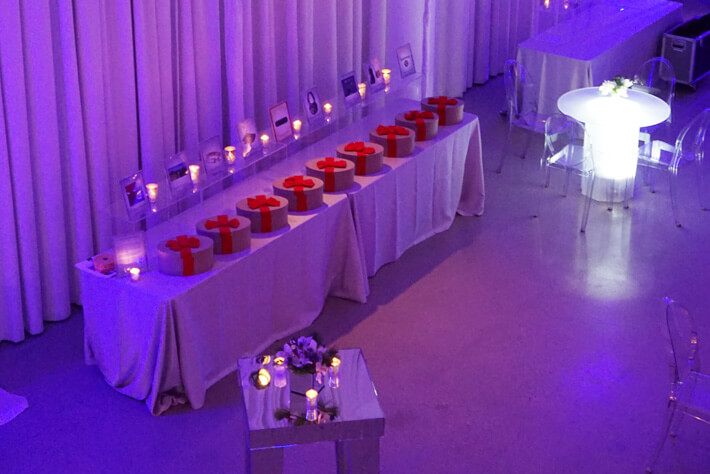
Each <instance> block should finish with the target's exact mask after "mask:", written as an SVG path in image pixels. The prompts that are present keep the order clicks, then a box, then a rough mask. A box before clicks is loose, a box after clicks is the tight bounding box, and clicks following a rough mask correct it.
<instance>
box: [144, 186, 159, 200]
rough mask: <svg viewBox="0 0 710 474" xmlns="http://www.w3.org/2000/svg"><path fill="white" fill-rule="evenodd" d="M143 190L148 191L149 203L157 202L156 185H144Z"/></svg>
mask: <svg viewBox="0 0 710 474" xmlns="http://www.w3.org/2000/svg"><path fill="white" fill-rule="evenodd" d="M145 189H147V190H148V199H150V202H152V203H154V202H155V201H157V200H158V185H157V184H156V183H148V184H146V185H145Z"/></svg>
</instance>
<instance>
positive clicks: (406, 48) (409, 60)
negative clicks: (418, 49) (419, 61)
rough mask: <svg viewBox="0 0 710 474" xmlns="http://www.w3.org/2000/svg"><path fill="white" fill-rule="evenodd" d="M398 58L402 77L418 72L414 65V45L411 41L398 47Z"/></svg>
mask: <svg viewBox="0 0 710 474" xmlns="http://www.w3.org/2000/svg"><path fill="white" fill-rule="evenodd" d="M397 60H398V62H399V72H400V73H401V74H402V77H407V76H411V75H412V74H414V73H415V72H417V70H416V68H415V67H414V57H413V56H412V47H411V46H410V45H409V43H407V44H405V45H403V46H400V47H399V48H397Z"/></svg>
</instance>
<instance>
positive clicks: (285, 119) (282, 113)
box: [269, 101, 293, 142]
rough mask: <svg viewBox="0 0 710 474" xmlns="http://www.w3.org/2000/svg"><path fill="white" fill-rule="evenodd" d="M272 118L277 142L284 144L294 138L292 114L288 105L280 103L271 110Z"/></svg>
mask: <svg viewBox="0 0 710 474" xmlns="http://www.w3.org/2000/svg"><path fill="white" fill-rule="evenodd" d="M269 115H270V116H271V128H272V130H273V131H274V137H275V138H276V141H277V142H283V141H286V140H288V139H289V138H291V137H292V136H293V128H292V127H291V114H289V113H288V103H287V102H286V101H284V102H279V103H278V104H276V105H274V106H273V107H271V108H270V109H269Z"/></svg>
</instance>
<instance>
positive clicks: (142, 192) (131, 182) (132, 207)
mask: <svg viewBox="0 0 710 474" xmlns="http://www.w3.org/2000/svg"><path fill="white" fill-rule="evenodd" d="M120 184H121V194H122V195H123V203H124V204H125V205H126V212H127V213H128V217H129V218H133V217H135V216H136V215H139V214H140V213H141V212H143V211H144V210H145V208H146V207H147V206H148V194H147V192H146V189H145V182H144V181H143V173H142V172H141V171H139V172H137V173H134V174H132V175H130V176H128V177H126V178H123V179H122V180H121V181H120Z"/></svg>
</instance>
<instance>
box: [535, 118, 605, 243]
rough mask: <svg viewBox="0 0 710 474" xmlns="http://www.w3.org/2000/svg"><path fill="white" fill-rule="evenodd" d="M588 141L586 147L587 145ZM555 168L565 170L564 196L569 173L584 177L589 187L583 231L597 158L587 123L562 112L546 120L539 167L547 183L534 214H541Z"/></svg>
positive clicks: (584, 183) (583, 229) (581, 230)
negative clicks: (545, 192) (545, 193)
mask: <svg viewBox="0 0 710 474" xmlns="http://www.w3.org/2000/svg"><path fill="white" fill-rule="evenodd" d="M585 142H586V144H587V146H586V147H585V146H584V144H585ZM553 168H555V169H559V170H562V171H564V172H565V184H564V187H563V188H562V195H563V196H567V189H568V188H569V178H570V175H572V174H575V175H578V176H581V177H582V185H583V186H587V187H588V188H587V191H588V192H587V193H586V194H587V195H586V196H584V198H585V203H584V214H583V216H582V226H581V228H580V232H584V231H585V229H586V227H587V219H588V218H589V208H590V206H591V204H592V192H593V191H594V182H595V174H594V159H593V158H592V146H591V143H590V142H589V137H588V135H587V134H586V130H585V128H584V125H582V124H581V123H580V122H577V121H576V120H574V119H572V118H570V117H567V116H566V115H562V114H554V115H550V116H549V117H548V118H547V120H546V121H545V150H544V152H543V155H542V158H541V159H540V169H541V170H542V172H543V174H544V182H543V187H542V192H541V193H540V200H539V202H538V210H537V213H536V214H535V217H538V215H539V214H540V212H539V211H540V206H541V205H542V199H543V194H544V191H545V189H547V188H548V187H549V186H550V171H551V170H552V169H553Z"/></svg>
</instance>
